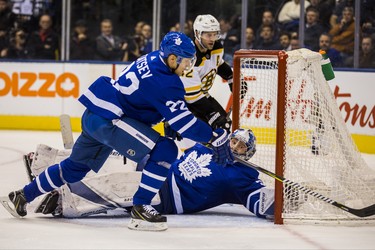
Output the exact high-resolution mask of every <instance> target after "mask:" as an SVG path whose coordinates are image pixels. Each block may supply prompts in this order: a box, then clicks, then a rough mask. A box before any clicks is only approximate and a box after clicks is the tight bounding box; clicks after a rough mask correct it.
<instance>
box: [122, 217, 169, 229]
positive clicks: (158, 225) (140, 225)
mask: <svg viewBox="0 0 375 250" xmlns="http://www.w3.org/2000/svg"><path fill="white" fill-rule="evenodd" d="M128 228H129V229H131V230H138V231H165V230H167V229H168V225H167V223H166V222H148V221H144V220H138V219H133V218H132V219H130V221H129V224H128Z"/></svg>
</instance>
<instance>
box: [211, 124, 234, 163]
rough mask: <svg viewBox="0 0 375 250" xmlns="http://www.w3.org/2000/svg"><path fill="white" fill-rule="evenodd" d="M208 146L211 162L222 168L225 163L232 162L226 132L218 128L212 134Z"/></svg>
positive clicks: (232, 158) (232, 157)
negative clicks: (210, 149)
mask: <svg viewBox="0 0 375 250" xmlns="http://www.w3.org/2000/svg"><path fill="white" fill-rule="evenodd" d="M209 143H210V145H211V148H212V152H213V160H214V161H215V162H216V163H217V164H219V165H222V166H225V165H226V164H227V162H233V161H234V156H233V154H232V151H231V149H230V146H229V138H228V133H227V131H226V130H224V129H222V128H218V129H216V130H215V131H214V132H213V136H212V138H211V140H210V142H209Z"/></svg>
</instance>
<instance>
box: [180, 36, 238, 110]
mask: <svg viewBox="0 0 375 250" xmlns="http://www.w3.org/2000/svg"><path fill="white" fill-rule="evenodd" d="M195 48H196V51H197V54H196V55H197V61H196V63H195V65H194V67H193V69H192V70H190V71H188V72H186V73H185V74H184V75H183V76H182V77H181V80H182V82H183V84H184V87H185V91H186V95H185V100H186V102H187V103H194V102H196V101H198V100H200V99H202V98H203V97H207V96H209V93H208V91H209V90H210V89H211V87H212V84H213V83H214V80H215V77H216V74H218V75H220V76H221V77H222V78H223V79H225V80H229V79H231V78H232V69H231V68H230V66H229V65H228V64H226V63H225V62H224V60H223V54H224V49H223V46H222V45H221V43H220V42H219V41H216V42H215V44H214V46H213V48H212V50H207V51H206V52H203V53H202V52H200V50H199V49H198V47H197V45H195Z"/></svg>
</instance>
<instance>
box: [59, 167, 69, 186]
mask: <svg viewBox="0 0 375 250" xmlns="http://www.w3.org/2000/svg"><path fill="white" fill-rule="evenodd" d="M59 173H60V178H61V181H62V182H64V183H65V184H66V183H68V182H67V181H66V180H65V179H64V176H63V173H62V169H61V165H60V163H59Z"/></svg>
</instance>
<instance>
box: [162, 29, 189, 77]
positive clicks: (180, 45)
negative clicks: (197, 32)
mask: <svg viewBox="0 0 375 250" xmlns="http://www.w3.org/2000/svg"><path fill="white" fill-rule="evenodd" d="M170 55H175V56H176V57H177V64H181V63H182V62H184V63H185V64H186V65H187V66H186V68H185V70H190V69H191V68H192V67H193V66H194V64H195V61H196V57H195V45H194V42H193V41H192V40H191V39H190V38H189V37H188V36H186V35H185V34H183V33H180V32H169V33H168V34H166V35H165V36H164V38H163V40H162V41H161V43H160V56H161V57H162V58H163V59H167V58H168V56H170Z"/></svg>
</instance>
